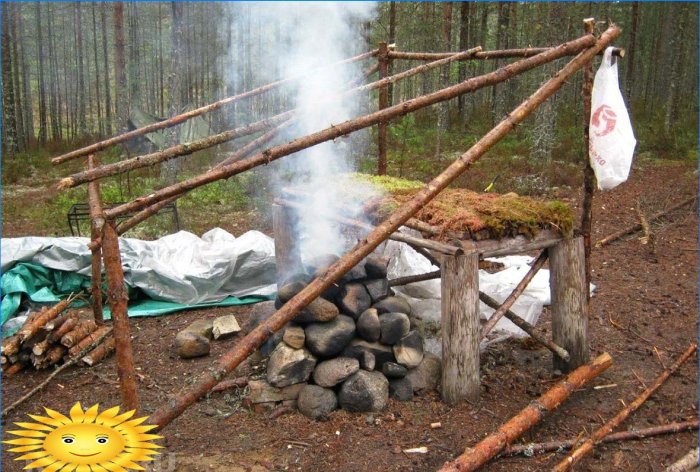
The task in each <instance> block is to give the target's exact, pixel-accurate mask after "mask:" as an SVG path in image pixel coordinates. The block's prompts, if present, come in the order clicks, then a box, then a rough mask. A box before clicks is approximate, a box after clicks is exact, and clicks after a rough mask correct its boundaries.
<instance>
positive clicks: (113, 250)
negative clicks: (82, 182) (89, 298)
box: [102, 221, 139, 410]
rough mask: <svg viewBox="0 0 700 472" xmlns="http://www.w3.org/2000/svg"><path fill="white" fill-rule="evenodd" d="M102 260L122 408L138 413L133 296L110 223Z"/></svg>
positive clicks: (103, 232) (106, 231) (110, 223)
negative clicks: (130, 304) (131, 319)
mask: <svg viewBox="0 0 700 472" xmlns="http://www.w3.org/2000/svg"><path fill="white" fill-rule="evenodd" d="M102 257H103V259H104V265H105V272H106V274H107V301H108V302H109V309H110V311H111V312H112V320H113V327H114V341H115V346H116V349H117V375H118V377H119V389H120V392H121V397H122V406H123V407H124V408H126V409H127V410H138V406H139V402H138V396H137V393H136V370H135V369H134V359H133V354H132V349H131V328H130V327H129V318H128V316H129V315H128V310H127V306H126V305H127V302H128V301H129V297H128V295H127V294H126V288H125V287H124V270H123V269H122V261H121V257H120V256H119V240H118V237H117V231H116V229H115V228H114V222H112V221H107V222H106V223H105V225H104V228H103V229H102Z"/></svg>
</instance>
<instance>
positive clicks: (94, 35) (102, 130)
mask: <svg viewBox="0 0 700 472" xmlns="http://www.w3.org/2000/svg"><path fill="white" fill-rule="evenodd" d="M90 6H91V7H92V50H93V52H94V53H95V103H96V105H97V130H98V133H99V135H100V137H102V136H104V134H105V127H104V120H103V119H102V104H101V103H100V99H101V98H102V96H101V95H102V94H100V62H99V58H98V55H97V18H96V15H95V4H94V3H93V4H91V5H90Z"/></svg>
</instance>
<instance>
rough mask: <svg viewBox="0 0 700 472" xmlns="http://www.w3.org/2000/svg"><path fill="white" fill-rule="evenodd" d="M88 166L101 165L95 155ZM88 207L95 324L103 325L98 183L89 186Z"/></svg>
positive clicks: (91, 291) (91, 292) (90, 158)
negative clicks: (98, 242)
mask: <svg viewBox="0 0 700 472" xmlns="http://www.w3.org/2000/svg"><path fill="white" fill-rule="evenodd" d="M87 165H88V170H92V169H94V168H95V166H97V165H99V162H98V161H97V160H96V158H95V156H94V155H92V154H90V155H89V156H88V164H87ZM88 207H89V209H90V239H91V241H92V243H93V244H91V246H90V252H91V255H92V259H91V260H90V269H91V271H90V299H91V302H92V313H93V316H94V317H95V322H96V323H97V324H100V325H101V324H102V323H104V316H103V314H102V248H101V247H100V245H99V244H94V243H96V242H97V241H98V240H99V239H100V235H101V234H102V226H103V224H104V222H103V221H102V220H101V216H102V202H101V201H100V184H99V183H98V182H90V183H89V184H88ZM93 246H94V247H93Z"/></svg>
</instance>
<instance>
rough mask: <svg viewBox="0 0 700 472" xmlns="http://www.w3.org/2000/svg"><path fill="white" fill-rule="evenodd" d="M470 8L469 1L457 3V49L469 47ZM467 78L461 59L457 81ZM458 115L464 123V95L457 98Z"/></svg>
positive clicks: (465, 120)
mask: <svg viewBox="0 0 700 472" xmlns="http://www.w3.org/2000/svg"><path fill="white" fill-rule="evenodd" d="M470 8H471V3H470V2H460V4H459V50H460V51H464V50H466V49H467V48H468V47H469V11H470ZM466 78H467V63H466V61H462V62H460V63H459V81H460V82H463V81H464V80H465V79H466ZM457 100H458V101H457V106H458V109H459V116H460V118H461V119H462V120H463V121H464V123H465V124H466V122H467V116H466V107H465V106H464V105H465V103H466V100H467V97H466V95H460V97H459V98H458V99H457Z"/></svg>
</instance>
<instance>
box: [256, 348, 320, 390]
mask: <svg viewBox="0 0 700 472" xmlns="http://www.w3.org/2000/svg"><path fill="white" fill-rule="evenodd" d="M314 367H316V358H315V357H314V355H313V354H311V353H310V352H309V351H307V350H306V349H294V348H291V347H289V346H287V345H286V344H285V343H280V344H278V345H277V347H276V348H275V350H274V351H273V352H272V355H270V360H269V361H268V362H267V381H268V382H269V383H270V385H272V386H273V387H286V386H287V385H292V384H297V383H301V382H306V381H307V380H308V379H309V377H311V373H312V372H313V371H314Z"/></svg>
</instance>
